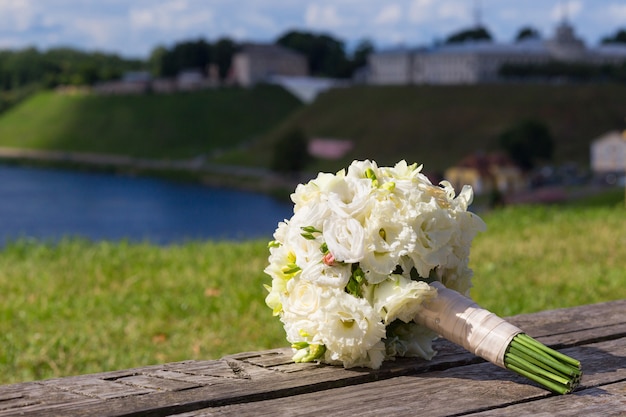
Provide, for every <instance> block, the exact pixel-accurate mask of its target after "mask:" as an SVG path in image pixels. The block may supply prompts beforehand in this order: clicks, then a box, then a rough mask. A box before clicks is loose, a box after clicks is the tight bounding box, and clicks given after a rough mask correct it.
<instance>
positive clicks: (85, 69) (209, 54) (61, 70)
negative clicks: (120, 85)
mask: <svg viewBox="0 0 626 417" xmlns="http://www.w3.org/2000/svg"><path fill="white" fill-rule="evenodd" d="M539 37H540V35H539V32H538V31H537V30H536V29H534V28H532V27H530V26H526V27H523V28H521V29H520V30H519V32H518V34H517V36H516V41H521V40H524V39H527V38H539ZM472 40H483V41H492V40H493V37H492V36H491V34H490V33H489V31H488V30H487V29H486V28H485V27H482V26H478V27H472V28H469V29H463V30H460V31H458V32H455V33H452V34H451V35H449V36H448V37H447V38H446V40H445V43H446V44H452V43H459V42H466V41H472ZM602 42H603V43H605V44H610V43H626V30H624V29H622V30H619V31H617V32H616V33H615V34H614V35H611V36H607V37H605V38H603V40H602ZM274 43H275V44H277V45H281V46H284V47H286V48H290V49H293V50H295V51H298V52H300V53H302V54H303V55H305V56H306V57H307V59H308V64H309V72H310V74H311V75H313V76H324V77H332V78H349V77H352V76H354V75H355V73H356V71H358V70H359V68H362V67H364V66H365V65H366V63H367V56H368V55H369V54H370V53H371V52H373V51H374V46H373V44H372V42H371V41H369V40H366V39H364V40H362V41H360V42H359V43H358V44H357V45H356V47H355V48H354V49H353V50H352V51H348V48H346V45H345V43H344V42H343V41H342V40H340V39H336V38H334V37H332V36H330V35H327V34H315V33H310V32H303V31H297V30H292V31H289V32H286V33H284V34H283V35H281V36H279V37H278V38H277V39H276V40H275V41H274ZM241 46H242V45H240V44H238V43H237V42H235V41H234V40H232V39H229V38H222V39H219V40H217V41H215V42H212V43H211V42H208V41H206V40H204V39H198V40H187V41H182V42H178V43H176V44H174V45H173V46H171V47H166V46H157V47H155V48H154V49H153V50H152V51H151V53H150V55H149V57H148V59H147V60H139V59H127V58H123V57H120V56H118V55H115V54H107V53H102V52H83V51H79V50H74V49H70V48H53V49H50V50H47V51H39V50H38V49H36V48H25V49H22V50H0V92H6V91H10V90H19V89H25V88H28V87H30V86H32V85H37V86H40V87H44V88H52V87H55V86H58V85H79V86H80V85H92V84H94V83H97V82H100V81H108V80H113V79H118V78H120V77H121V76H122V75H123V74H124V73H125V72H128V71H138V70H145V71H149V72H150V73H151V74H152V75H153V76H155V77H173V76H175V75H176V74H178V73H179V72H180V71H182V70H185V69H190V68H195V69H199V70H201V71H204V72H205V73H206V75H209V74H208V72H209V71H210V68H213V69H215V70H217V74H218V75H219V77H220V78H221V79H225V78H226V77H227V76H228V71H229V68H230V64H231V60H232V57H233V55H234V54H235V53H236V52H237V51H238V50H239V49H240V48H241ZM502 75H503V76H508V77H555V76H559V75H564V76H567V77H569V78H573V79H598V78H602V79H617V80H620V81H623V80H624V77H626V66H623V65H622V66H603V67H594V66H590V65H580V64H575V63H574V64H563V63H548V64H541V65H538V66H519V65H518V66H515V65H514V66H507V67H505V68H503V70H502Z"/></svg>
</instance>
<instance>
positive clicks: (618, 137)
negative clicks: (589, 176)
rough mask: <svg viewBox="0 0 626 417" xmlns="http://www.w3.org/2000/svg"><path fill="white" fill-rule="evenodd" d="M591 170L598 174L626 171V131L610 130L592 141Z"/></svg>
mask: <svg viewBox="0 0 626 417" xmlns="http://www.w3.org/2000/svg"><path fill="white" fill-rule="evenodd" d="M590 151H591V170H592V171H593V173H594V174H595V175H597V176H602V175H606V174H620V175H621V174H623V173H624V172H626V131H625V132H624V133H621V132H618V131H613V132H608V133H606V134H604V135H602V136H600V137H599V138H597V139H595V140H593V141H592V142H591V149H590Z"/></svg>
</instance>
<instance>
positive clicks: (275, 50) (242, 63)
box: [231, 43, 309, 87]
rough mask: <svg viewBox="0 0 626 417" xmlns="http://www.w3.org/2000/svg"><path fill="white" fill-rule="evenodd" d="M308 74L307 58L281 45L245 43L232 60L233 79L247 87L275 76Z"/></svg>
mask: <svg viewBox="0 0 626 417" xmlns="http://www.w3.org/2000/svg"><path fill="white" fill-rule="evenodd" d="M307 75H309V70H308V62H307V58H306V57H305V56H304V55H302V54H300V53H298V52H296V51H293V50H291V49H288V48H284V47H282V46H280V45H274V44H254V43H249V44H244V45H243V46H242V48H241V50H240V51H239V52H237V53H236V54H235V55H234V56H233V60H232V67H231V77H232V80H233V81H234V82H235V83H237V84H239V85H242V86H245V87H247V86H251V85H254V84H256V83H258V82H263V81H268V80H269V79H270V78H272V77H274V76H307Z"/></svg>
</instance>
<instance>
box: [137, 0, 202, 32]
mask: <svg viewBox="0 0 626 417" xmlns="http://www.w3.org/2000/svg"><path fill="white" fill-rule="evenodd" d="M129 19H130V24H131V26H132V27H133V28H135V29H139V30H143V29H157V30H166V31H169V30H174V31H181V30H182V31H184V30H187V29H191V28H194V27H202V26H204V25H209V24H210V23H211V22H212V21H213V12H212V10H210V9H208V8H206V7H200V8H193V7H190V5H189V3H188V2H187V1H186V0H170V1H167V2H163V3H160V4H156V5H154V4H150V5H149V6H146V7H143V8H138V7H133V8H131V9H130V11H129Z"/></svg>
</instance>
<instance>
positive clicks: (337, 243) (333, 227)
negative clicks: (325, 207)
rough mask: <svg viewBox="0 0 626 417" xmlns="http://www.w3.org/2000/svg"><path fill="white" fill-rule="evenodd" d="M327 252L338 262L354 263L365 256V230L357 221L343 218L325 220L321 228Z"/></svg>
mask: <svg viewBox="0 0 626 417" xmlns="http://www.w3.org/2000/svg"><path fill="white" fill-rule="evenodd" d="M322 230H323V232H322V233H323V238H324V241H325V242H326V245H327V246H328V250H329V251H330V253H332V254H333V256H334V257H335V259H336V260H338V261H340V262H349V263H356V262H359V261H360V260H361V259H363V256H364V255H365V229H364V228H363V226H362V225H361V223H359V222H358V221H357V220H355V219H353V218H345V217H340V218H337V217H332V218H329V219H326V220H325V221H324V224H323V226H322Z"/></svg>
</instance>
